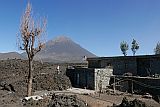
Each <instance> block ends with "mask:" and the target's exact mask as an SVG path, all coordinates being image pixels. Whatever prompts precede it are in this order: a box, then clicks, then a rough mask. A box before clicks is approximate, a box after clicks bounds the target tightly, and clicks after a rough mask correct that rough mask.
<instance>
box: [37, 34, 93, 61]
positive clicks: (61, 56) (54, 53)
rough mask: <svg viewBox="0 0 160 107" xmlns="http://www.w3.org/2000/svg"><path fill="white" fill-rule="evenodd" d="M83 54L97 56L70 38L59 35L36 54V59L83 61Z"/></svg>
mask: <svg viewBox="0 0 160 107" xmlns="http://www.w3.org/2000/svg"><path fill="white" fill-rule="evenodd" d="M83 56H87V57H95V55H94V54H92V53H91V52H89V51H87V50H86V49H84V48H82V47H81V46H80V45H78V44H77V43H75V42H73V41H72V40H71V39H70V38H68V37H65V36H59V37H57V38H55V39H53V40H50V41H48V42H47V43H46V47H45V48H44V49H43V50H42V51H40V52H39V53H38V54H37V55H36V56H35V59H36V60H43V61H47V62H82V61H83Z"/></svg>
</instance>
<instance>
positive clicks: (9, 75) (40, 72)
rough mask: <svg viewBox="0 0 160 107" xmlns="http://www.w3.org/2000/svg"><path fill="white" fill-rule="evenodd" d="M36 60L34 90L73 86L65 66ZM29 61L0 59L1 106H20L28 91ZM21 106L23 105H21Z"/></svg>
mask: <svg viewBox="0 0 160 107" xmlns="http://www.w3.org/2000/svg"><path fill="white" fill-rule="evenodd" d="M56 67H57V65H53V64H49V63H43V64H42V63H40V62H34V73H33V92H35V91H39V90H48V91H50V90H65V89H67V88H69V87H71V83H70V81H69V78H68V77H67V76H66V75H65V69H66V65H65V66H61V65H60V71H61V72H57V70H56ZM27 75H28V61H27V60H20V59H8V60H1V61H0V106H2V105H4V106H5V105H6V106H9V105H12V106H11V107H13V106H14V104H15V107H18V106H17V105H19V104H20V99H22V98H24V96H26V92H27V89H26V87H27ZM20 105H21V104H20ZM20 107H21V106H20Z"/></svg>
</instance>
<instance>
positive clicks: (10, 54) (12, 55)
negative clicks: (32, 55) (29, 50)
mask: <svg viewBox="0 0 160 107" xmlns="http://www.w3.org/2000/svg"><path fill="white" fill-rule="evenodd" d="M6 59H23V56H22V55H21V54H19V53H17V52H8V53H0V60H6Z"/></svg>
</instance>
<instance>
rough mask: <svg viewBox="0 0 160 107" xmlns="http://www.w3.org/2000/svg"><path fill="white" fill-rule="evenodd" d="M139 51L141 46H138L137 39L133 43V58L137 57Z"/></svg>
mask: <svg viewBox="0 0 160 107" xmlns="http://www.w3.org/2000/svg"><path fill="white" fill-rule="evenodd" d="M138 49H139V45H138V43H137V41H136V40H135V39H133V41H132V47H131V50H132V52H133V56H135V54H136V51H137V50H138Z"/></svg>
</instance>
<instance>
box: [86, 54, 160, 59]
mask: <svg viewBox="0 0 160 107" xmlns="http://www.w3.org/2000/svg"><path fill="white" fill-rule="evenodd" d="M128 58H133V59H136V58H160V55H136V56H113V57H90V58H87V60H102V59H128Z"/></svg>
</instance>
